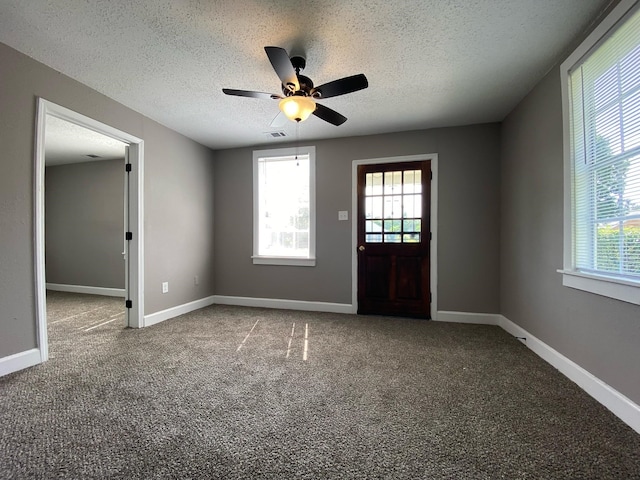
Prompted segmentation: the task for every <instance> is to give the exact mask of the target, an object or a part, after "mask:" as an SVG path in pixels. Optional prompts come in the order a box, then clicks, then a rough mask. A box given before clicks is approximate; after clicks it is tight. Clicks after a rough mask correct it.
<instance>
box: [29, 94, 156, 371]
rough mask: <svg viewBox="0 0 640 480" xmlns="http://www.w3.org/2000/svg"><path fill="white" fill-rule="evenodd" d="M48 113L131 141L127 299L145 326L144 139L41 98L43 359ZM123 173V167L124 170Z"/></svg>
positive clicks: (38, 245)
mask: <svg viewBox="0 0 640 480" xmlns="http://www.w3.org/2000/svg"><path fill="white" fill-rule="evenodd" d="M47 115H51V116H53V117H57V118H60V119H62V120H66V121H67V122H71V123H74V124H76V125H79V126H81V127H84V128H88V129H89V130H93V131H94V132H97V133H100V134H102V135H106V136H108V137H111V138H114V139H116V140H119V141H121V142H123V143H126V144H128V145H129V161H130V163H131V167H132V171H131V173H129V202H128V212H127V217H128V221H129V228H130V231H131V232H133V239H132V240H131V241H130V243H129V258H128V261H129V269H130V279H129V285H128V289H129V291H128V292H127V293H128V295H129V296H128V299H130V300H131V301H132V303H133V308H130V309H127V310H128V312H127V314H128V315H127V316H128V325H129V326H130V327H133V328H140V327H143V326H144V275H143V273H144V238H143V235H144V229H143V228H142V226H143V218H144V210H143V207H144V203H143V180H144V170H143V166H144V142H143V141H142V140H141V139H140V138H137V137H135V136H133V135H130V134H128V133H126V132H123V131H121V130H118V129H116V128H113V127H110V126H109V125H105V124H104V123H101V122H98V121H97V120H94V119H92V118H89V117H87V116H85V115H82V114H80V113H77V112H74V111H73V110H69V109H68V108H65V107H62V106H60V105H57V104H55V103H53V102H50V101H48V100H45V99H44V98H40V97H39V98H38V106H37V114H36V135H35V176H34V183H35V188H34V195H35V198H34V206H35V225H34V230H35V232H34V238H35V246H34V253H35V283H36V284H35V288H36V320H37V325H38V349H39V350H40V359H41V361H42V362H44V361H46V360H47V359H48V358H49V348H48V338H47V310H46V278H45V259H44V248H45V233H44V219H45V218H44V208H45V192H44V172H45V145H44V141H45V131H46V125H47V122H46V119H47ZM123 173H124V171H123Z"/></svg>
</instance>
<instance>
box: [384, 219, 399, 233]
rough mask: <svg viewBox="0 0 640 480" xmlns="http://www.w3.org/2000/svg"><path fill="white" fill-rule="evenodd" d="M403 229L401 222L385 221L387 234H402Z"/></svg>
mask: <svg viewBox="0 0 640 480" xmlns="http://www.w3.org/2000/svg"><path fill="white" fill-rule="evenodd" d="M401 227H402V221H401V220H385V221H384V231H385V233H390V232H400V231H401Z"/></svg>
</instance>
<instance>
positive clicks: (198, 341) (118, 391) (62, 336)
mask: <svg viewBox="0 0 640 480" xmlns="http://www.w3.org/2000/svg"><path fill="white" fill-rule="evenodd" d="M48 321H49V341H50V360H49V361H48V362H46V363H45V364H42V365H39V366H36V367H33V368H30V369H27V370H24V371H21V372H16V373H14V374H11V375H8V376H5V377H3V378H0V425H1V429H0V478H3V479H9V478H11V479H13V478H16V479H23V478H38V479H51V478H73V479H88V478H123V479H124V478H126V479H137V478H144V479H153V478H176V479H177V478H180V479H187V478H211V479H217V478H239V479H245V478H246V479H248V478H256V479H258V478H268V479H324V478H329V479H333V478H335V479H376V478H384V479H393V478H398V479H400V478H404V479H422V478H424V479H524V478H526V479H611V478H613V479H637V478H640V435H638V434H637V433H635V432H634V431H633V430H632V429H630V428H629V427H628V426H626V425H625V424H623V423H622V422H621V421H620V420H618V419H617V418H616V417H615V416H614V415H612V414H611V413H610V412H608V411H607V410H606V409H605V408H604V407H602V406H601V405H600V404H598V403H597V402H596V401H595V400H593V399H592V398H591V397H589V396H588V395H587V394H585V393H584V392H583V391H582V390H580V389H579V388H578V387H577V386H576V385H575V384H573V383H572V382H570V381H569V380H567V379H566V378H565V377H563V376H562V375H561V374H560V373H558V372H557V371H556V370H555V369H554V368H553V367H551V366H549V365H548V364H546V363H545V362H543V361H542V360H540V359H539V358H538V357H536V356H535V355H534V354H533V353H532V352H530V351H529V350H528V349H527V348H526V347H525V346H523V345H522V344H521V343H520V342H519V341H517V340H516V339H514V338H513V337H511V336H509V335H508V334H507V333H505V332H504V331H503V330H501V329H499V328H497V327H491V326H481V325H461V324H446V323H439V322H429V321H424V320H412V319H401V318H385V317H374V316H352V315H338V314H325V313H312V312H295V311H282V310H267V309H258V308H243V307H229V306H211V307H208V308H205V309H202V310H199V311H196V312H192V313H190V314H187V315H183V316H181V317H178V318H175V319H172V320H169V321H166V322H163V323H161V324H158V325H155V326H153V327H150V328H146V329H142V330H133V329H125V328H124V327H123V309H122V301H121V300H120V299H111V298H106V297H97V296H82V295H75V294H67V293H58V292H49V293H48Z"/></svg>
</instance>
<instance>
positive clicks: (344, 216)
mask: <svg viewBox="0 0 640 480" xmlns="http://www.w3.org/2000/svg"><path fill="white" fill-rule="evenodd" d="M338 220H340V221H342V220H349V212H348V211H347V210H340V211H339V212H338Z"/></svg>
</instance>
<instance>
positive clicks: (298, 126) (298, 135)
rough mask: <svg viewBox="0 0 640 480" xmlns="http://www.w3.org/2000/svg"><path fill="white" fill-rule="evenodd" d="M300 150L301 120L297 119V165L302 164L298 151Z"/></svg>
mask: <svg viewBox="0 0 640 480" xmlns="http://www.w3.org/2000/svg"><path fill="white" fill-rule="evenodd" d="M299 151H300V120H298V121H296V167H299V166H300V162H299V161H298V153H299Z"/></svg>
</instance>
